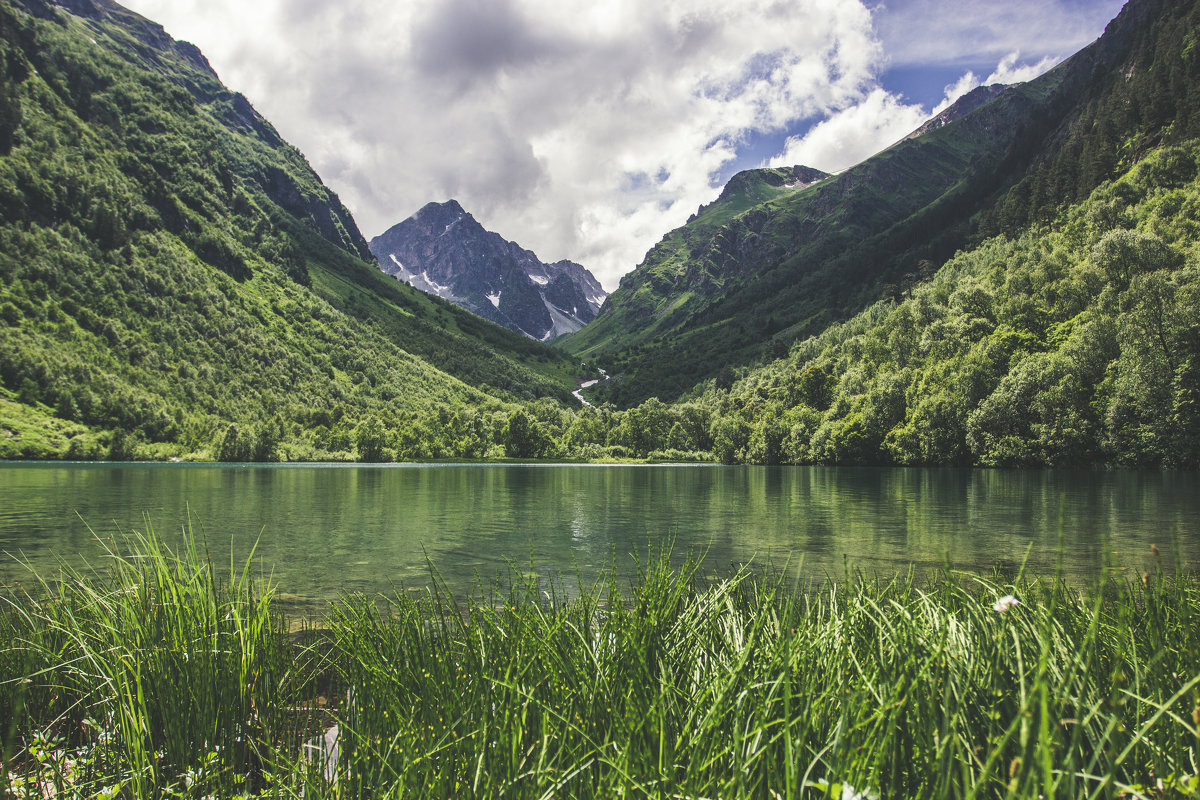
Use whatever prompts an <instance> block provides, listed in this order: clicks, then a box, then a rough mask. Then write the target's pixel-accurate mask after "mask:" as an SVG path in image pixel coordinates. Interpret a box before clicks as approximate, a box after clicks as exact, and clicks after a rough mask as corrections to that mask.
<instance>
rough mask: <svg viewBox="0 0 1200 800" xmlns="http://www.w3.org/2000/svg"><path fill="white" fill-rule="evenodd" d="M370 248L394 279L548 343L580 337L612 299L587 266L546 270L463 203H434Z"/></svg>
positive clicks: (566, 263)
mask: <svg viewBox="0 0 1200 800" xmlns="http://www.w3.org/2000/svg"><path fill="white" fill-rule="evenodd" d="M370 248H371V252H372V253H373V254H374V255H375V258H376V260H377V261H378V262H379V266H380V268H381V269H382V270H383V271H384V272H386V273H388V274H389V275H393V276H395V277H396V278H398V279H400V280H402V281H404V282H406V283H408V284H410V285H411V286H414V287H416V288H418V289H420V290H422V291H424V292H427V293H429V294H435V295H437V296H438V297H441V298H443V299H445V300H449V301H450V302H452V303H454V304H456V305H459V306H462V307H463V308H466V309H468V310H470V311H473V312H475V313H476V314H478V315H479V316H481V317H485V318H487V319H490V320H492V321H493V322H497V323H499V324H501V325H504V326H505V327H506V328H509V329H511V330H515V331H518V332H520V333H523V334H525V335H526V336H529V337H531V338H534V339H539V340H542V341H547V340H549V339H553V338H555V337H557V336H560V335H562V334H564V333H569V332H573V331H576V330H579V329H580V328H582V327H583V326H584V325H586V324H587V323H588V322H590V321H591V320H592V319H594V318H595V316H596V314H597V313H598V312H599V310H600V306H601V305H602V304H603V303H604V300H605V299H606V298H607V297H608V295H607V293H606V292H605V291H604V289H603V288H602V287H601V286H600V283H599V282H598V281H597V280H596V279H595V277H594V276H592V274H591V273H590V272H588V271H587V269H585V268H584V267H582V266H581V265H579V264H576V263H575V262H573V261H558V262H555V263H553V264H546V263H543V262H542V261H541V260H540V259H538V257H537V256H536V255H535V254H534V253H532V252H531V251H529V250H525V249H524V248H522V247H521V246H520V245H518V244H516V243H514V242H510V241H507V240H505V239H504V238H503V237H501V236H500V235H499V234H497V233H493V232H491V231H488V230H487V229H485V228H484V227H483V226H482V225H481V224H480V223H479V222H478V221H477V220H476V219H475V218H474V217H473V216H471V214H470V213H468V212H467V211H466V210H465V209H464V208H463V207H462V206H461V205H460V204H459V203H458V202H457V201H456V200H447V201H445V202H441V203H436V202H435V203H428V204H426V205H425V206H423V207H422V208H421V209H420V210H419V211H418V212H417V213H415V214H413V215H412V216H411V217H409V218H408V219H406V220H404V221H403V222H400V223H399V224H397V225H394V226H392V227H391V228H390V229H388V230H387V231H386V232H385V233H383V234H382V235H380V236H377V237H376V238H375V239H373V240H372V241H371V243H370Z"/></svg>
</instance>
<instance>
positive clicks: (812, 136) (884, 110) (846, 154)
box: [771, 89, 929, 172]
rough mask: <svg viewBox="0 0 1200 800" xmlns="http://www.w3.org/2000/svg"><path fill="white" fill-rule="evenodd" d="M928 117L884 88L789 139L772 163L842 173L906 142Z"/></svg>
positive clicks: (920, 109)
mask: <svg viewBox="0 0 1200 800" xmlns="http://www.w3.org/2000/svg"><path fill="white" fill-rule="evenodd" d="M928 118H929V112H928V111H926V110H925V109H923V108H921V107H920V106H918V105H905V104H904V103H903V102H901V101H900V100H899V99H897V98H896V97H895V96H894V95H891V94H888V93H887V92H885V91H884V90H883V89H875V90H874V91H872V92H871V93H870V94H868V95H867V96H866V97H865V98H863V99H862V101H861V102H859V103H856V104H855V105H853V106H850V107H849V108H847V109H845V110H843V111H840V112H838V113H836V114H834V115H833V116H831V117H830V118H829V119H827V120H824V121H823V122H821V123H819V124H817V125H816V126H814V127H813V128H812V129H811V130H809V131H808V133H806V134H804V135H803V136H796V137H792V138H790V139H789V140H788V142H787V145H786V147H785V149H784V151H783V153H781V154H780V155H778V156H776V157H775V158H773V159H771V164H772V165H775V166H780V165H793V164H804V165H805V166H810V167H816V168H817V169H823V170H825V171H826V172H840V171H841V170H844V169H846V168H848V167H852V166H854V165H855V164H857V163H859V162H860V161H862V160H863V159H865V158H868V157H870V156H872V155H874V154H875V153H878V152H879V151H880V150H882V149H883V148H885V147H887V146H888V145H891V144H893V143H895V142H897V141H899V140H900V139H903V138H904V137H905V136H907V135H908V134H910V133H912V132H913V130H915V129H916V128H918V127H920V125H921V123H922V122H924V121H925V120H926V119H928Z"/></svg>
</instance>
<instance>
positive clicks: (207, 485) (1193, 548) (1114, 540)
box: [0, 464, 1200, 606]
mask: <svg viewBox="0 0 1200 800" xmlns="http://www.w3.org/2000/svg"><path fill="white" fill-rule="evenodd" d="M189 519H190V521H191V524H192V527H193V530H194V531H196V532H197V534H199V535H202V537H203V539H204V540H205V541H206V542H207V544H208V547H209V549H210V552H211V553H212V554H213V556H214V558H218V559H221V560H222V561H225V562H226V563H227V559H228V558H229V556H230V554H231V551H232V555H233V557H234V558H235V559H238V560H242V559H244V558H245V557H246V555H247V554H248V553H249V552H250V549H251V547H252V546H254V544H255V542H257V543H258V545H257V548H258V549H257V558H258V561H259V563H260V565H261V569H262V570H263V571H264V572H268V573H270V575H271V576H272V579H273V580H274V582H275V583H276V585H277V586H278V588H279V590H280V591H281V592H283V593H284V594H285V595H288V596H291V597H292V598H293V600H295V601H296V602H300V603H305V602H311V603H314V604H316V605H318V606H319V605H321V604H323V603H325V602H326V601H328V600H329V599H332V598H335V597H337V596H338V595H339V594H340V593H342V592H344V591H365V592H376V591H388V590H390V589H391V588H392V587H394V586H405V587H419V586H424V585H425V584H427V582H428V579H429V567H430V565H433V567H434V568H436V569H437V571H438V572H439V573H440V574H441V576H442V577H443V578H444V579H445V580H446V582H447V583H448V584H449V585H450V587H451V588H452V589H455V590H456V591H460V590H466V589H467V588H469V587H470V586H471V585H472V582H473V581H474V580H475V579H476V577H480V578H483V579H486V580H490V579H493V578H497V577H499V578H505V577H507V576H510V575H511V570H512V569H513V565H515V567H516V568H517V569H519V570H520V571H522V572H528V571H530V570H534V571H536V572H538V573H539V574H541V575H552V574H564V573H565V574H566V575H567V583H568V584H569V585H568V586H567V589H568V590H570V588H571V587H572V586H574V585H575V583H576V581H575V577H574V576H576V575H581V576H582V577H583V578H584V579H585V580H590V579H592V578H594V577H595V576H597V575H599V574H600V573H601V572H603V571H604V570H606V569H608V568H609V567H613V568H615V569H616V570H617V573H618V574H619V575H620V576H621V577H622V579H623V580H624V579H625V578H627V577H631V576H632V575H634V574H635V573H636V562H635V560H634V558H633V556H634V555H635V554H636V555H638V556H641V557H643V558H644V557H645V554H646V552H647V548H648V547H655V548H658V547H662V546H663V545H665V544H666V543H667V542H669V541H672V540H673V542H674V544H673V553H674V556H675V558H676V560H679V559H680V558H681V557H682V556H683V554H684V553H686V552H687V551H688V550H689V549H691V550H693V551H701V550H702V551H705V552H706V554H707V555H706V560H705V565H706V569H707V570H708V571H710V572H718V573H719V572H722V571H725V570H728V569H729V568H731V567H732V566H733V565H736V564H742V563H747V562H752V563H754V564H758V565H765V564H767V563H770V564H771V565H774V566H776V567H786V568H787V569H788V570H789V571H790V572H791V573H792V574H794V575H795V576H797V577H799V578H801V579H808V578H812V579H823V578H825V577H828V576H832V577H839V576H842V575H844V574H845V570H846V568H847V566H848V567H850V568H852V569H857V570H861V571H863V572H866V573H869V574H870V573H882V574H890V573H893V572H895V571H896V570H897V569H904V568H907V567H908V566H909V565H915V566H916V567H917V568H930V567H936V566H939V565H942V564H951V565H953V566H954V567H958V568H968V569H990V568H992V567H994V566H1000V567H1003V568H1011V567H1013V566H1015V565H1018V564H1020V563H1021V562H1022V561H1023V560H1024V559H1025V558H1026V556H1027V554H1028V561H1029V563H1030V564H1031V565H1032V566H1033V567H1035V568H1036V569H1038V570H1041V571H1053V570H1056V569H1060V568H1061V569H1063V570H1064V571H1066V572H1067V573H1069V574H1071V575H1072V576H1078V577H1085V576H1088V575H1093V574H1096V573H1097V572H1099V571H1101V570H1103V569H1105V568H1106V567H1109V566H1113V565H1115V566H1118V567H1121V568H1126V569H1129V570H1138V571H1140V570H1142V569H1146V568H1148V567H1149V566H1150V565H1151V564H1152V561H1151V557H1150V545H1151V544H1156V545H1158V547H1159V548H1160V551H1161V552H1162V554H1163V560H1164V563H1165V564H1166V565H1167V566H1168V568H1174V566H1175V565H1176V564H1179V565H1182V566H1183V567H1184V568H1186V569H1196V568H1197V567H1198V566H1200V475H1198V474H1196V473H1162V472H1153V473H1145V472H1089V471H1062V470H1049V471H1015V470H1013V471H1009V470H955V469H890V468H878V469H877V468H852V467H720V466H709V465H705V466H563V465H486V466H485V465H389V466H378V467H376V466H372V467H364V466H358V465H352V466H338V465H269V466H231V465H168V464H156V465H149V464H121V465H109V464H67V465H62V464H3V465H0V552H4V553H7V554H10V555H13V556H16V555H20V556H21V557H22V558H23V559H24V560H25V561H26V562H27V563H28V564H30V565H32V566H33V568H34V569H36V570H39V571H43V572H47V573H52V572H53V571H54V570H55V569H56V565H57V563H58V559H65V560H67V561H70V562H72V563H79V561H80V560H81V559H83V558H87V559H89V560H90V561H92V562H95V563H99V562H101V561H102V558H101V550H100V548H99V546H98V544H97V542H96V541H95V537H96V536H97V535H98V536H102V537H105V538H107V537H109V536H110V535H113V534H120V533H122V532H128V531H131V530H145V528H146V526H147V524H148V523H149V524H151V525H153V527H154V529H155V530H156V531H157V532H158V533H159V534H160V535H162V536H163V538H165V539H166V540H168V541H169V542H178V540H179V532H180V531H181V530H182V529H183V527H184V526H185V525H186V524H187V522H188V520H189ZM28 578H29V576H28V572H27V567H25V566H22V565H21V564H18V563H17V562H16V561H14V560H13V559H12V558H8V557H5V558H3V560H2V562H0V581H4V582H8V583H13V582H23V581H26V580H28Z"/></svg>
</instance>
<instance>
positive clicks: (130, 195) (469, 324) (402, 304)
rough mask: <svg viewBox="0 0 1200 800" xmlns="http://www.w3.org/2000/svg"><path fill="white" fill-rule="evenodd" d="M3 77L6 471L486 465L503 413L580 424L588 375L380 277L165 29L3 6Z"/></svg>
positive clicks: (331, 213) (111, 9) (138, 20)
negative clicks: (71, 463) (555, 411)
mask: <svg viewBox="0 0 1200 800" xmlns="http://www.w3.org/2000/svg"><path fill="white" fill-rule="evenodd" d="M0 67H2V68H3V72H2V75H0V456H3V457H39V458H44V457H62V456H69V457H84V458H95V457H101V456H104V455H105V454H107V455H108V456H109V457H125V458H127V457H130V456H143V457H154V458H165V457H206V456H207V457H214V456H215V457H220V458H233V459H237V460H241V459H245V458H248V457H256V458H260V457H261V458H296V459H303V458H327V457H333V458H344V457H347V456H352V455H353V454H354V453H355V452H356V451H357V452H358V453H359V455H360V456H363V455H364V453H369V454H370V455H371V456H372V457H376V456H379V455H380V453H381V451H379V450H378V448H374V449H372V447H371V446H370V444H371V442H372V441H375V440H377V439H379V437H378V436H376V435H375V434H376V433H377V432H378V431H379V430H380V429H383V430H384V431H386V432H387V433H388V436H387V437H385V438H387V439H388V441H389V442H393V443H398V442H401V441H405V442H409V445H405V446H404V447H401V446H400V444H396V448H397V449H395V450H394V451H393V452H394V454H400V455H403V454H406V453H407V454H412V455H438V454H440V453H455V454H481V453H482V451H483V450H486V448H487V447H489V446H491V444H492V443H493V442H492V431H493V428H495V427H496V426H495V425H494V424H493V421H492V419H491V416H490V415H491V414H492V413H500V412H502V411H503V410H504V409H506V408H509V407H511V404H513V403H514V402H516V401H527V400H534V399H536V398H539V397H543V398H553V399H555V400H556V401H562V402H567V403H571V402H574V401H573V400H572V398H571V397H570V390H571V389H572V388H573V386H574V382H575V378H576V375H575V373H576V371H577V370H578V360H575V359H571V358H567V357H565V356H564V355H563V354H562V353H560V352H559V351H557V350H554V349H552V348H550V347H547V346H545V345H542V344H540V343H537V342H533V341H530V340H528V339H527V338H525V337H522V336H519V335H517V334H514V333H512V332H510V331H507V330H505V329H503V328H501V327H499V326H497V325H493V324H492V323H489V322H486V321H484V320H481V319H480V318H478V317H477V316H475V315H473V314H469V313H467V312H465V311H463V310H461V309H459V308H457V307H455V306H453V305H451V304H449V303H446V302H443V301H441V300H439V299H437V298H432V297H429V296H427V295H425V294H423V293H421V292H418V291H416V290H414V289H412V288H410V287H408V286H405V285H403V284H401V283H399V282H397V281H395V280H393V279H391V278H390V277H388V276H386V275H384V274H382V273H381V272H380V271H379V270H378V268H377V267H376V266H375V264H374V263H373V259H372V258H371V256H370V251H369V250H368V248H367V244H366V241H365V240H364V238H363V236H362V235H361V233H360V232H359V230H358V228H357V226H356V225H355V223H354V220H353V219H352V217H351V216H350V214H349V213H348V212H347V211H346V209H345V207H344V206H343V205H342V203H341V202H340V201H339V200H338V198H337V196H336V195H335V194H334V193H333V192H332V191H330V190H329V189H328V188H327V187H326V186H325V185H324V184H323V183H322V182H321V179H320V178H319V177H318V176H317V175H316V174H315V173H314V172H313V170H312V169H311V167H310V166H309V165H308V163H307V162H306V161H305V159H304V157H303V156H302V155H301V154H300V153H299V152H298V151H297V150H296V149H295V148H293V147H291V146H290V145H288V144H287V143H286V142H285V141H283V139H282V138H281V137H280V136H279V134H278V132H277V131H276V130H275V129H274V128H273V127H272V126H271V124H270V123H269V122H268V121H267V120H265V119H263V118H262V117H261V116H260V115H259V114H258V113H257V112H256V111H255V110H254V109H253V107H252V106H251V105H250V104H249V103H248V102H247V101H246V99H245V98H244V97H242V96H241V95H238V94H236V93H233V92H231V91H229V90H228V89H226V88H225V87H224V86H223V85H222V84H221V82H220V81H219V79H218V77H217V75H216V74H215V73H214V72H213V70H212V69H211V67H210V66H209V64H208V62H207V61H206V60H205V58H204V57H203V55H202V54H201V53H200V51H199V50H197V49H196V48H195V47H193V46H191V45H189V44H187V43H184V42H177V41H174V40H173V39H172V38H171V37H170V36H168V35H167V34H166V33H165V32H164V31H163V29H162V28H161V27H160V26H158V25H157V24H155V23H153V22H150V21H149V20H146V19H144V18H142V17H140V16H138V15H136V14H133V13H131V12H129V11H128V10H126V9H124V8H122V7H121V6H119V5H117V4H116V3H113V2H111V1H110V0H66V2H60V3H51V2H45V1H44V0H20V2H14V0H0ZM431 426H432V427H431ZM364 437H365V438H364ZM465 442H471V444H464V443H465ZM422 448H423V449H422Z"/></svg>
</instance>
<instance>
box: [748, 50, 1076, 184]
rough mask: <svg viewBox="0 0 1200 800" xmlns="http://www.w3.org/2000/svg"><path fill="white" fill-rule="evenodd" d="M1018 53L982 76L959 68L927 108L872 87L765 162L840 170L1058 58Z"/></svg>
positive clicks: (1036, 73)
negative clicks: (961, 102)
mask: <svg viewBox="0 0 1200 800" xmlns="http://www.w3.org/2000/svg"><path fill="white" fill-rule="evenodd" d="M1019 58H1020V53H1018V52H1012V53H1009V54H1008V55H1006V56H1005V57H1004V58H1002V59H1001V60H1000V63H999V64H998V65H997V66H996V69H995V70H994V71H993V72H992V73H991V74H990V75H988V77H987V78H985V79H984V80H980V79H979V77H978V76H977V75H976V74H975V73H974V72H971V71H969V70H968V71H967V72H964V73H963V74H962V76H961V77H960V78H959V79H958V80H957V81H955V82H954V83H952V84H950V85H948V86H947V87H946V89H945V95H944V97H943V98H942V101H941V102H940V103H938V104H937V105H936V106H934V108H933V109H932V110H926V109H925V108H923V107H922V106H920V105H917V104H909V103H905V102H904V101H903V99H902V98H900V97H897V96H896V95H893V94H890V93H888V92H886V91H884V90H883V89H881V88H875V89H873V90H871V91H870V92H868V93H867V94H866V95H864V96H863V97H862V98H861V99H859V100H858V101H857V102H855V103H854V104H853V105H850V106H848V107H846V108H843V109H840V110H837V111H835V112H833V113H832V114H831V115H830V116H829V117H828V118H826V119H825V120H823V121H821V122H819V123H818V124H816V125H814V126H813V127H812V128H810V129H809V130H808V131H807V132H805V133H804V134H802V135H798V136H792V137H789V138H788V140H787V142H786V144H785V146H784V151H783V152H782V153H780V154H779V155H777V156H775V157H774V158H772V159H770V160H769V161H768V162H767V163H768V164H770V165H771V166H792V165H794V164H803V165H805V166H810V167H816V168H817V169H822V170H825V171H826V172H840V171H842V170H844V169H847V168H849V167H852V166H854V165H855V164H858V163H859V162H861V161H863V160H865V159H867V158H870V157H871V156H873V155H875V154H876V153H878V152H880V151H882V150H884V149H885V148H887V147H889V146H891V145H893V144H895V143H896V142H898V141H900V140H901V139H903V138H904V137H905V136H907V135H908V134H910V133H912V132H913V131H914V130H916V129H917V128H919V127H920V126H921V124H922V123H924V122H925V121H926V120H927V119H929V118H930V117H931V116H934V115H936V114H940V113H941V112H942V111H945V110H946V109H947V108H949V107H950V106H951V105H953V103H954V102H955V101H956V100H958V99H959V98H960V97H962V96H963V95H965V94H967V93H968V92H970V91H971V90H972V89H975V88H976V87H978V86H982V85H985V84H993V83H1004V84H1013V83H1023V82H1025V81H1029V80H1033V79H1034V78H1036V77H1038V76H1039V75H1041V74H1042V73H1044V72H1045V71H1046V70H1048V69H1050V68H1051V67H1053V66H1054V65H1055V64H1057V63H1058V61H1059V59H1057V58H1055V57H1053V56H1048V57H1046V58H1044V59H1042V60H1041V61H1039V62H1037V63H1036V64H1019V63H1018V59H1019Z"/></svg>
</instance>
